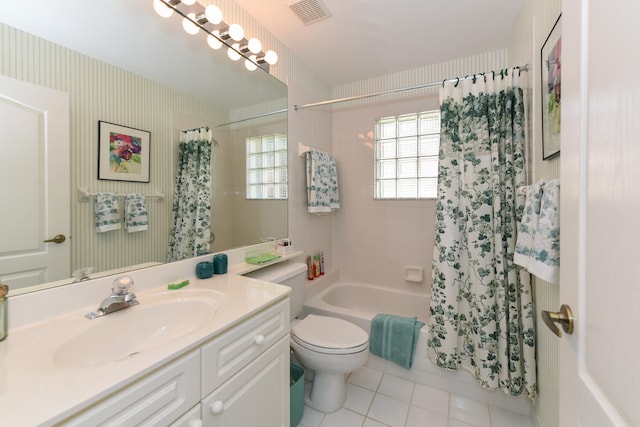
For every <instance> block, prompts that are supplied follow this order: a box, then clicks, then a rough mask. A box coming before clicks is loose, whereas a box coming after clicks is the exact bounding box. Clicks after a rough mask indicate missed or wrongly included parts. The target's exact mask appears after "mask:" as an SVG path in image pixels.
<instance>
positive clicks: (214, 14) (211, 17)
mask: <svg viewBox="0 0 640 427" xmlns="http://www.w3.org/2000/svg"><path fill="white" fill-rule="evenodd" d="M204 15H205V17H206V18H207V21H209V22H211V23H212V24H214V25H217V24H219V23H221V22H222V11H221V10H220V8H219V7H218V6H216V5H213V4H210V5H209V6H207V7H206V8H205V9H204Z"/></svg>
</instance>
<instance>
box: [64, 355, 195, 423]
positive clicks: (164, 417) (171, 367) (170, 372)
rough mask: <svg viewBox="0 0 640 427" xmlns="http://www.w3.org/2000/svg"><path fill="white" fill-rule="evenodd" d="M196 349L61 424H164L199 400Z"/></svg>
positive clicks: (170, 421) (173, 419) (174, 418)
mask: <svg viewBox="0 0 640 427" xmlns="http://www.w3.org/2000/svg"><path fill="white" fill-rule="evenodd" d="M199 381H200V352H199V351H198V350H195V351H192V352H190V353H187V354H186V355H184V356H182V357H180V358H178V359H177V360H175V361H174V362H171V363H170V364H168V365H166V366H164V367H162V368H160V369H159V370H157V371H154V372H153V373H151V374H149V375H148V376H146V377H144V378H142V379H140V380H138V381H136V382H134V383H133V384H131V385H128V386H127V387H126V388H125V389H124V390H121V391H118V392H116V393H114V394H112V395H110V396H108V397H106V398H105V399H104V400H102V401H101V402H100V403H97V404H95V405H93V406H90V407H89V408H87V409H86V410H84V411H82V412H80V413H79V414H78V415H76V416H74V417H73V418H71V419H69V420H67V421H65V422H63V423H61V425H63V426H83V427H84V426H113V427H120V426H131V425H136V426H150V427H151V426H154V427H155V426H166V425H169V424H171V423H172V422H173V421H175V420H176V419H177V418H178V417H180V416H181V415H182V414H184V413H185V412H187V411H188V410H189V409H191V408H192V407H193V406H194V405H196V404H197V403H198V401H199V400H200V396H199V393H198V392H199V387H198V383H199Z"/></svg>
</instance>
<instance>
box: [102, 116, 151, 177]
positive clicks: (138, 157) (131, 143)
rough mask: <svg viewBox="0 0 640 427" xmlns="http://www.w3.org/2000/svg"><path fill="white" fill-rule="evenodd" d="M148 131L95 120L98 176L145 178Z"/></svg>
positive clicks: (147, 175) (147, 167) (147, 174)
mask: <svg viewBox="0 0 640 427" xmlns="http://www.w3.org/2000/svg"><path fill="white" fill-rule="evenodd" d="M150 139H151V134H150V133H149V132H147V131H145V130H140V129H135V128H131V127H127V126H122V125H117V124H114V123H109V122H104V121H99V122H98V179H106V180H111V181H132V182H149V166H150V165H149V149H150Z"/></svg>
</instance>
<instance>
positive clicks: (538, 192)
mask: <svg viewBox="0 0 640 427" xmlns="http://www.w3.org/2000/svg"><path fill="white" fill-rule="evenodd" d="M514 262H515V263H516V264H518V265H521V266H523V267H525V268H526V269H527V270H528V271H529V272H530V273H531V274H534V275H535V276H537V277H539V278H540V279H542V280H545V281H547V282H550V283H558V280H559V272H560V180H558V179H554V180H551V181H549V182H547V183H542V182H539V183H537V184H535V185H533V186H531V188H529V191H528V192H527V201H526V202H525V212H524V214H523V217H522V222H521V223H520V227H519V230H518V239H517V241H516V250H515V255H514Z"/></svg>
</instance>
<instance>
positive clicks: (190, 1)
mask: <svg viewBox="0 0 640 427" xmlns="http://www.w3.org/2000/svg"><path fill="white" fill-rule="evenodd" d="M195 2H196V0H182V3H184V4H186V5H187V6H193V4H195Z"/></svg>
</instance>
